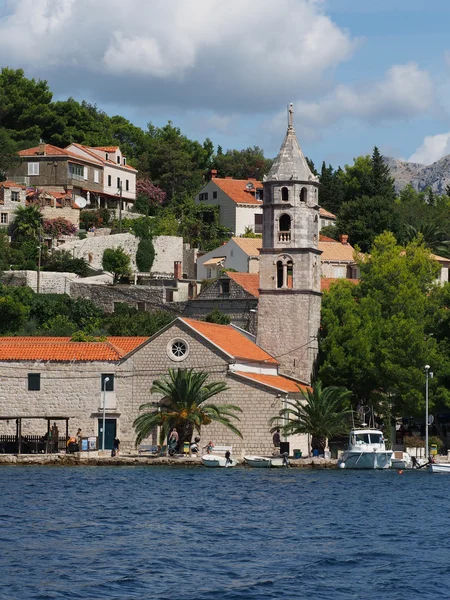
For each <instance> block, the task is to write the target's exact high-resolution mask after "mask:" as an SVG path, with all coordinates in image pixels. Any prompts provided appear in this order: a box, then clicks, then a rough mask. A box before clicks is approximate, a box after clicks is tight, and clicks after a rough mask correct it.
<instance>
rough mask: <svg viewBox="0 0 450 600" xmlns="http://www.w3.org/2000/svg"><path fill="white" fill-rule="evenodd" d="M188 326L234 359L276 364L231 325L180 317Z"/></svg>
mask: <svg viewBox="0 0 450 600" xmlns="http://www.w3.org/2000/svg"><path fill="white" fill-rule="evenodd" d="M180 320H181V321H183V322H184V323H186V325H188V326H189V327H191V328H192V329H194V330H195V331H197V333H199V334H200V335H202V336H203V337H205V338H206V339H208V340H209V341H210V342H212V343H213V344H214V345H215V346H217V347H219V348H220V349H221V350H223V351H224V352H226V353H227V354H229V355H230V356H233V357H234V358H236V359H241V360H248V361H255V362H266V363H271V364H275V365H277V364H278V361H277V360H276V359H275V358H273V356H270V354H268V353H267V352H265V351H264V350H263V349H262V348H260V347H259V346H257V345H256V344H255V343H254V342H252V341H251V340H249V339H248V338H247V337H246V336H245V335H243V334H242V333H240V332H239V331H237V330H236V329H235V328H234V327H232V326H231V325H216V324H215V323H206V322H205V321H196V320H195V319H187V318H184V317H183V318H180Z"/></svg>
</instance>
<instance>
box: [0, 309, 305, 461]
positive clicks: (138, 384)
mask: <svg viewBox="0 0 450 600" xmlns="http://www.w3.org/2000/svg"><path fill="white" fill-rule="evenodd" d="M170 368H183V369H185V368H194V369H196V370H202V371H207V372H208V373H209V375H210V379H211V380H213V381H224V382H225V383H226V384H227V386H228V389H227V390H226V391H225V392H222V393H221V394H220V395H218V396H217V397H215V398H214V399H213V402H216V403H217V404H222V403H232V404H235V405H237V406H239V407H240V408H241V409H242V413H241V414H240V421H239V422H238V423H237V426H238V428H239V429H240V431H241V432H242V434H243V439H242V440H241V439H240V438H239V437H238V436H236V435H235V434H233V433H232V432H230V431H228V430H227V429H226V428H225V427H223V426H222V425H220V424H214V423H213V424H211V425H209V426H208V427H205V428H204V429H203V430H202V441H205V443H206V441H207V440H208V439H213V440H214V442H215V444H216V445H217V444H220V445H232V446H233V452H234V454H235V455H239V454H241V453H254V454H262V453H265V454H267V453H271V452H272V450H273V446H272V436H271V433H270V426H269V419H270V418H271V417H272V416H275V415H277V414H278V412H279V410H280V409H281V408H282V407H283V406H284V403H285V401H286V399H287V398H288V397H290V398H292V397H296V396H297V395H298V394H299V393H300V391H299V387H298V386H300V387H301V388H302V389H305V386H304V385H303V384H302V382H300V381H297V380H294V379H293V378H289V377H285V376H282V375H280V374H279V372H278V369H279V362H278V361H277V359H276V358H274V357H273V356H271V355H269V354H268V353H267V352H265V351H264V350H262V349H261V348H259V347H258V346H257V345H256V344H255V341H254V337H253V336H250V335H249V334H247V333H246V332H243V331H241V330H240V329H238V328H236V327H233V326H231V325H215V324H211V323H204V322H201V321H195V320H192V319H187V318H177V319H175V320H174V321H173V322H172V323H171V324H169V325H168V326H167V327H165V328H164V329H162V330H161V331H159V332H158V333H157V334H156V335H154V336H153V337H152V338H117V337H115V338H114V337H111V338H108V339H107V340H106V341H104V342H84V343H79V342H71V341H70V340H69V338H20V337H15V338H0V379H1V383H2V385H1V388H0V414H3V415H15V416H19V415H20V416H23V417H26V415H30V416H31V415H42V416H45V415H48V414H59V415H61V416H64V417H70V422H69V426H70V433H71V435H73V434H74V432H76V430H77V429H78V427H81V429H82V431H83V435H84V436H99V435H101V432H100V429H101V427H102V418H103V398H104V396H103V390H105V397H106V405H105V406H106V438H105V440H106V442H107V447H109V448H110V447H111V441H112V439H114V436H115V435H117V436H118V437H119V438H120V440H121V447H122V448H123V450H124V451H132V449H133V447H134V440H135V433H134V430H133V427H132V424H133V421H134V419H135V418H136V417H137V415H138V414H139V406H140V405H141V404H143V403H145V402H152V401H155V402H156V401H157V400H158V397H157V396H151V395H150V388H151V385H152V382H153V381H154V380H155V379H158V378H160V377H162V376H164V375H166V374H167V372H168V369H170ZM106 377H108V378H109V381H108V382H106V383H105V380H106ZM24 423H25V426H26V428H27V429H26V432H25V431H23V432H22V433H23V434H25V433H30V434H40V433H42V435H43V434H44V433H45V432H44V431H43V430H40V429H39V427H43V425H42V423H40V422H37V421H29V422H27V421H26V419H24ZM14 427H15V424H14V423H11V422H10V423H9V425H8V423H6V421H5V422H0V432H1V433H14ZM154 442H156V432H154V434H153V435H152V436H150V439H149V443H154ZM295 443H296V444H297V446H298V447H299V448H300V449H302V450H303V451H304V452H306V451H307V446H306V438H305V439H304V440H296V442H295ZM299 443H300V444H303V446H302V445H298V444H299ZM297 446H296V447H297Z"/></svg>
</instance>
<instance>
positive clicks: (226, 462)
mask: <svg viewBox="0 0 450 600" xmlns="http://www.w3.org/2000/svg"><path fill="white" fill-rule="evenodd" d="M202 463H203V465H204V466H205V467H235V466H236V465H238V464H239V463H238V461H237V460H235V459H234V458H225V456H218V455H217V454H205V455H204V456H202Z"/></svg>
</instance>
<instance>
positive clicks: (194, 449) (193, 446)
mask: <svg viewBox="0 0 450 600" xmlns="http://www.w3.org/2000/svg"><path fill="white" fill-rule="evenodd" d="M189 449H190V451H191V454H198V453H199V452H200V446H199V445H198V444H197V442H193V443H192V444H191V446H190V448H189Z"/></svg>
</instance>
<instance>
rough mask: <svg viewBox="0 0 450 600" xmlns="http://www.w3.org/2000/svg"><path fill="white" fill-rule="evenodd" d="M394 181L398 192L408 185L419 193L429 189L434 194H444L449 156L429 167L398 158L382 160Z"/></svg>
mask: <svg viewBox="0 0 450 600" xmlns="http://www.w3.org/2000/svg"><path fill="white" fill-rule="evenodd" d="M384 160H385V162H386V164H387V165H388V166H389V169H390V171H391V175H392V177H394V179H395V189H396V191H397V192H400V191H401V190H402V189H403V188H405V187H406V186H407V185H408V184H411V185H412V187H413V188H414V189H416V190H418V191H419V192H422V191H424V190H425V189H426V188H431V189H432V190H433V192H435V193H436V194H445V190H446V188H447V186H448V185H450V154H448V155H447V156H443V157H442V158H440V159H439V160H437V161H436V162H434V163H432V164H431V165H422V164H420V163H412V162H406V161H404V160H399V159H398V158H390V157H388V156H386V157H385V158H384Z"/></svg>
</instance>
